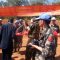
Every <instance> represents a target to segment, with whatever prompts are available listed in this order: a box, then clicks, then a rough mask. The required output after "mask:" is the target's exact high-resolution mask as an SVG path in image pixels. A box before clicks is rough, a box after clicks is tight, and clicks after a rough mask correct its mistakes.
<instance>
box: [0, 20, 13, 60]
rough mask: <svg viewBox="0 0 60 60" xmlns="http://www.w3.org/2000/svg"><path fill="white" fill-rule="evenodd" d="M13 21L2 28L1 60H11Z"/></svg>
mask: <svg viewBox="0 0 60 60" xmlns="http://www.w3.org/2000/svg"><path fill="white" fill-rule="evenodd" d="M12 23H13V19H10V20H9V21H8V23H7V24H4V25H3V26H2V40H1V46H2V60H12V58H11V56H12V51H13V24H12Z"/></svg>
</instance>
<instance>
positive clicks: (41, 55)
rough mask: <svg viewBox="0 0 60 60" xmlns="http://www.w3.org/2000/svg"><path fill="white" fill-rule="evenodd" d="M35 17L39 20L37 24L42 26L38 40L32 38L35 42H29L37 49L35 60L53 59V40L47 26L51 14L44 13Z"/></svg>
mask: <svg viewBox="0 0 60 60" xmlns="http://www.w3.org/2000/svg"><path fill="white" fill-rule="evenodd" d="M36 19H37V20H39V26H40V27H42V30H41V31H40V33H39V38H38V40H36V41H35V39H34V41H35V43H29V45H30V46H32V47H34V48H35V49H37V51H36V55H35V60H54V59H53V54H54V52H53V51H54V47H53V44H52V42H54V38H53V37H54V35H53V34H52V30H51V29H50V27H49V24H50V21H51V16H50V15H49V14H46V13H45V14H41V15H40V16H39V17H38V18H36ZM36 42H37V44H36Z"/></svg>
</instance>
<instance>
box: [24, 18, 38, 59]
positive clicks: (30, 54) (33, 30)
mask: <svg viewBox="0 0 60 60" xmlns="http://www.w3.org/2000/svg"><path fill="white" fill-rule="evenodd" d="M28 30H29V33H28V42H27V46H26V54H25V60H31V59H32V60H35V58H34V57H35V49H34V48H32V47H31V46H30V45H29V43H31V41H33V39H38V33H39V24H38V22H36V21H35V18H32V19H31V24H30V25H29V28H28ZM33 43H34V41H33Z"/></svg>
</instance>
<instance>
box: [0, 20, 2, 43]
mask: <svg viewBox="0 0 60 60" xmlns="http://www.w3.org/2000/svg"><path fill="white" fill-rule="evenodd" d="M1 38H2V19H0V43H1Z"/></svg>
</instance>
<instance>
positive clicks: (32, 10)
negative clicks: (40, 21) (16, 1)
mask: <svg viewBox="0 0 60 60" xmlns="http://www.w3.org/2000/svg"><path fill="white" fill-rule="evenodd" d="M56 10H60V5H40V6H13V7H0V16H37V15H38V14H40V13H41V12H52V11H56ZM57 15H58V14H57Z"/></svg>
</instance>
